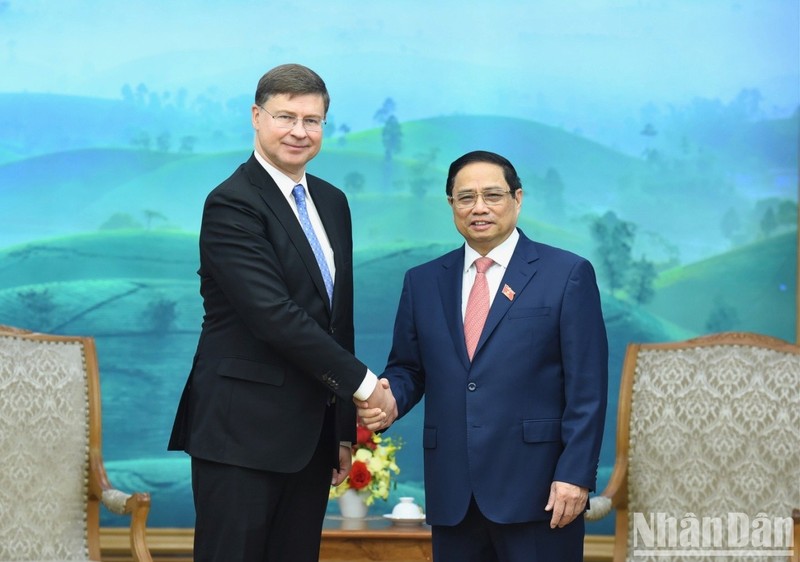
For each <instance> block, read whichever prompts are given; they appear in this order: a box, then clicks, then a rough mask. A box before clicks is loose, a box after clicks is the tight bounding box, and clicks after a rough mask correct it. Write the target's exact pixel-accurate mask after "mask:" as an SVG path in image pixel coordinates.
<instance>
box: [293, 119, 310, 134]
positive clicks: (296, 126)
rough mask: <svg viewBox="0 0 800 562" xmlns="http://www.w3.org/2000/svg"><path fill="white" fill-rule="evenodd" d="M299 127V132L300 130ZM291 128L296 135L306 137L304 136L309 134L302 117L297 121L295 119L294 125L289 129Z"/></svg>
mask: <svg viewBox="0 0 800 562" xmlns="http://www.w3.org/2000/svg"><path fill="white" fill-rule="evenodd" d="M298 129H299V132H298ZM289 130H290V131H291V132H292V134H293V135H294V136H296V137H304V136H306V135H307V134H308V131H306V128H305V127H303V120H302V119H298V120H297V121H295V122H294V125H292V128H291V129H289Z"/></svg>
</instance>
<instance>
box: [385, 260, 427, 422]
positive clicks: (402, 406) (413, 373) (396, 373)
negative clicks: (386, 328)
mask: <svg viewBox="0 0 800 562" xmlns="http://www.w3.org/2000/svg"><path fill="white" fill-rule="evenodd" d="M381 378H386V379H388V380H389V384H391V386H392V394H393V395H394V397H395V399H396V400H397V409H398V413H399V415H400V417H402V416H404V415H405V414H406V413H407V412H408V411H409V410H410V409H411V408H413V407H414V405H415V404H416V403H417V402H419V401H420V400H421V399H422V395H423V394H424V393H425V371H424V369H423V366H422V360H421V357H420V351H419V343H418V340H417V329H416V324H415V321H414V306H413V302H412V290H411V276H410V274H409V273H406V276H405V279H404V280H403V290H402V292H401V294H400V302H399V304H398V307H397V316H396V317H395V323H394V336H393V338H392V349H391V351H390V352H389V359H388V361H387V364H386V370H385V371H384V373H383V374H382V375H381Z"/></svg>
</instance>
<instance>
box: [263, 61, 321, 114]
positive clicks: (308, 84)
mask: <svg viewBox="0 0 800 562" xmlns="http://www.w3.org/2000/svg"><path fill="white" fill-rule="evenodd" d="M280 94H286V95H288V96H289V97H290V98H291V97H294V96H303V95H306V94H319V95H321V96H322V101H323V102H324V103H325V114H326V115H327V114H328V107H329V106H330V104H331V98H330V96H329V95H328V89H327V88H326V87H325V82H324V81H323V80H322V78H320V76H319V74H317V73H316V72H314V71H313V70H311V69H310V68H308V67H305V66H303V65H302V64H282V65H280V66H276V67H275V68H273V69H272V70H270V71H269V72H267V73H266V74H265V75H264V76H262V77H261V80H259V81H258V86H257V87H256V105H264V104H265V103H266V102H267V100H268V99H269V98H271V97H272V96H277V95H280ZM323 117H324V116H323Z"/></svg>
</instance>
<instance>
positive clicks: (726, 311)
mask: <svg viewBox="0 0 800 562" xmlns="http://www.w3.org/2000/svg"><path fill="white" fill-rule="evenodd" d="M738 324H739V315H738V314H737V312H736V308H734V307H733V306H731V305H730V304H728V303H727V302H726V301H725V299H724V298H722V297H721V296H720V295H717V296H716V297H714V304H713V305H712V307H711V311H710V312H709V313H708V319H707V320H706V331H707V332H727V331H730V330H735V329H736V328H737V326H738Z"/></svg>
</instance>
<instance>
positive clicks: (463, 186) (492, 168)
mask: <svg viewBox="0 0 800 562" xmlns="http://www.w3.org/2000/svg"><path fill="white" fill-rule="evenodd" d="M493 187H494V188H500V189H508V188H509V187H508V183H507V182H506V178H505V175H503V168H502V167H500V166H498V165H497V164H491V163H489V162H472V163H471V164H467V165H466V166H464V167H463V168H461V169H460V170H459V171H458V173H457V174H456V177H455V178H453V191H480V190H484V189H489V188H493Z"/></svg>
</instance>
